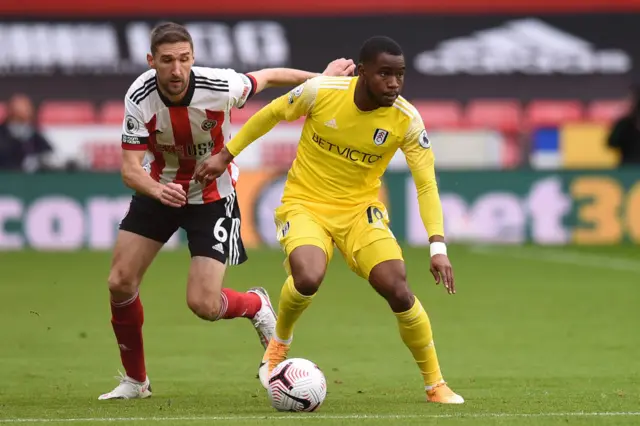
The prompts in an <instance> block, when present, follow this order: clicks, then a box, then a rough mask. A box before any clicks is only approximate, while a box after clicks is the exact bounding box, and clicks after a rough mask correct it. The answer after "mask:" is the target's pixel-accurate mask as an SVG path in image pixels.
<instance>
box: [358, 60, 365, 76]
mask: <svg viewBox="0 0 640 426" xmlns="http://www.w3.org/2000/svg"><path fill="white" fill-rule="evenodd" d="M363 74H364V64H363V63H362V62H360V63H358V75H363Z"/></svg>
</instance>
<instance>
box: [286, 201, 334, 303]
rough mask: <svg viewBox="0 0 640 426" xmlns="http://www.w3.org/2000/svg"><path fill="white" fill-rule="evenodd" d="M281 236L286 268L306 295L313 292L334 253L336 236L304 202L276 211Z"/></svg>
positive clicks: (297, 286)
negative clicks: (303, 204)
mask: <svg viewBox="0 0 640 426" xmlns="http://www.w3.org/2000/svg"><path fill="white" fill-rule="evenodd" d="M275 222H276V232H277V239H278V242H279V243H280V245H281V247H282V249H283V251H284V252H285V254H286V259H285V269H286V270H287V272H288V273H289V274H290V275H291V276H292V277H293V279H294V283H296V288H297V289H298V291H300V292H302V293H303V294H305V293H306V294H313V293H314V292H315V290H317V287H318V286H319V285H320V283H321V282H322V279H323V278H324V274H325V272H326V269H327V265H328V263H329V262H330V261H331V257H332V256H333V239H332V237H331V235H330V234H329V232H328V231H327V229H326V228H325V227H324V226H323V225H322V224H321V222H320V220H319V219H318V217H317V216H316V215H315V214H313V213H312V212H311V211H310V210H309V209H308V208H306V207H304V206H302V205H286V204H285V205H282V206H280V207H279V208H278V209H276V212H275Z"/></svg>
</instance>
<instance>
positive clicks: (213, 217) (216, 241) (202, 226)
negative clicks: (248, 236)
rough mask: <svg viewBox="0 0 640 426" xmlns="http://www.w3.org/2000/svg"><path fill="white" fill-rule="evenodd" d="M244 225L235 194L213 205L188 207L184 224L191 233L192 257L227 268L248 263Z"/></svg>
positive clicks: (190, 247)
mask: <svg viewBox="0 0 640 426" xmlns="http://www.w3.org/2000/svg"><path fill="white" fill-rule="evenodd" d="M240 225H241V221H240V208H239V206H238V202H237V199H236V196H235V194H232V195H230V196H229V197H227V198H223V199H221V200H218V201H216V202H213V203H207V204H196V205H188V206H186V207H185V211H184V214H183V216H182V217H181V223H180V226H181V227H182V228H183V229H184V230H185V231H186V233H187V240H188V243H189V252H190V253H191V257H192V258H194V257H196V256H200V257H206V258H210V259H214V260H216V261H218V262H220V263H222V264H223V265H224V264H229V265H239V264H241V263H243V262H245V261H246V260H247V253H246V251H245V248H244V243H243V242H242V237H241V235H240Z"/></svg>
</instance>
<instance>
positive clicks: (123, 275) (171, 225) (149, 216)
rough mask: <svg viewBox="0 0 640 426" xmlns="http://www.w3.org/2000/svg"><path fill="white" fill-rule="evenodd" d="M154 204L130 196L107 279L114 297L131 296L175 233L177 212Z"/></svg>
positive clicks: (151, 201)
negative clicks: (120, 295) (119, 295)
mask: <svg viewBox="0 0 640 426" xmlns="http://www.w3.org/2000/svg"><path fill="white" fill-rule="evenodd" d="M154 201H155V200H151V199H149V198H146V197H139V196H134V197H133V198H132V201H131V205H130V206H129V211H128V212H127V214H126V216H125V217H124V219H123V220H122V222H121V224H120V230H119V231H118V236H117V239H116V244H115V247H114V250H113V257H112V261H111V270H110V272H109V278H108V282H109V289H110V290H111V292H112V293H113V294H114V295H115V296H116V297H117V295H118V293H120V294H122V295H123V296H124V295H129V294H132V293H134V292H135V290H136V289H137V287H138V286H139V285H140V282H141V281H142V277H143V276H144V273H145V272H146V270H147V269H148V268H149V265H150V264H151V262H152V261H153V259H154V258H155V256H156V255H157V254H158V251H159V250H160V249H161V248H162V246H163V245H164V243H165V242H166V241H168V240H169V238H170V237H171V235H173V233H174V232H175V231H176V230H177V229H178V224H177V217H178V212H177V211H171V210H168V209H170V207H167V206H164V205H162V204H161V203H159V202H154Z"/></svg>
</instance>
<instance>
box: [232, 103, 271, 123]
mask: <svg viewBox="0 0 640 426" xmlns="http://www.w3.org/2000/svg"><path fill="white" fill-rule="evenodd" d="M266 104H267V103H266V102H263V101H249V102H247V103H246V104H245V105H244V107H242V108H241V109H238V108H233V109H232V110H231V123H232V124H239V125H241V124H244V122H245V121H247V120H248V119H249V118H251V116H252V115H253V114H255V113H256V112H258V111H259V110H260V108H262V107H264V106H265V105H266Z"/></svg>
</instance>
